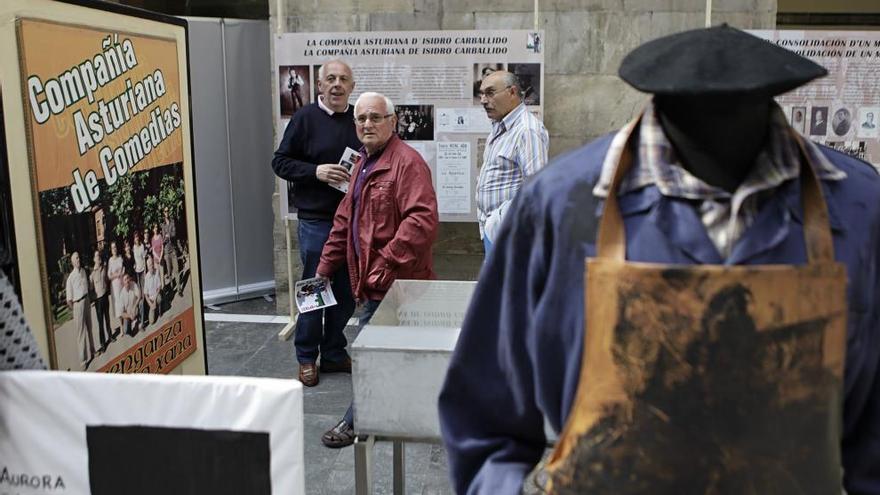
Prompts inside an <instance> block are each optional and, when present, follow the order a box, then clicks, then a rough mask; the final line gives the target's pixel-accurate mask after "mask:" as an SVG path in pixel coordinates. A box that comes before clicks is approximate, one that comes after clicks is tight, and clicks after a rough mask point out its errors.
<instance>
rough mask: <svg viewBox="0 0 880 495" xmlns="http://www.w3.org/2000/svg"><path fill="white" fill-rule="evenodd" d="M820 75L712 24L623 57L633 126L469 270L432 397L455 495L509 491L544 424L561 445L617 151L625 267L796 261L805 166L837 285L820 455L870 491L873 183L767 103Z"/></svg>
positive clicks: (522, 208) (876, 391) (547, 180)
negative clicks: (635, 103) (839, 278)
mask: <svg viewBox="0 0 880 495" xmlns="http://www.w3.org/2000/svg"><path fill="white" fill-rule="evenodd" d="M826 73H827V72H826V71H825V69H824V68H822V67H820V66H818V65H816V64H814V63H812V62H810V61H809V60H807V59H805V58H802V57H800V56H798V55H796V54H794V53H793V52H790V51H787V50H785V49H782V48H780V47H778V46H775V45H773V44H771V43H767V42H766V41H764V40H761V39H758V38H756V37H754V36H751V35H749V34H746V33H744V32H742V31H739V30H736V29H733V28H730V27H727V26H720V27H713V28H708V29H699V30H694V31H686V32H684V33H678V34H675V35H671V36H667V37H664V38H660V39H657V40H654V41H651V42H648V43H646V44H645V45H642V46H641V47H639V48H637V49H636V50H634V51H633V52H632V53H630V54H629V55H628V56H627V57H626V58H625V59H624V61H623V63H622V65H621V68H620V76H621V77H622V78H623V79H624V80H625V81H626V82H627V83H629V84H630V85H632V86H634V87H635V88H636V89H638V90H640V91H643V92H646V93H651V94H653V95H654V97H653V99H652V101H651V103H650V104H648V106H647V108H646V109H645V111H644V113H643V114H642V116H641V120H640V121H639V122H638V123H637V124H634V127H632V128H631V129H630V130H628V131H627V132H629V135H626V136H623V139H621V132H617V133H612V134H610V135H607V136H605V137H602V138H599V139H598V140H596V141H593V142H591V143H589V144H587V145H585V146H583V147H581V148H579V149H576V150H574V151H571V152H569V153H567V154H565V155H563V156H561V157H558V158H556V159H555V160H554V161H553V163H552V164H551V166H548V167H546V168H545V169H544V170H542V171H541V172H540V173H539V174H536V175H535V177H534V178H533V179H532V180H531V181H530V182H529V183H527V184H526V185H524V186H523V188H522V189H521V190H520V192H519V193H518V195H517V196H516V197H515V198H514V200H513V202H512V205H511V207H510V211H509V212H508V215H507V216H508V221H507V222H505V224H504V225H503V226H502V227H501V230H500V233H499V239H498V242H497V243H496V246H495V248H494V250H493V252H492V254H491V256H489V258H488V260H487V261H486V264H485V265H484V266H483V269H482V271H481V273H480V279H479V282H478V284H477V287H476V289H475V292H474V295H473V300H472V302H471V304H470V307H469V309H468V312H467V314H466V317H465V320H464V323H463V325H462V329H461V333H460V336H459V339H458V342H457V345H456V348H455V351H454V353H453V355H452V358H451V362H450V366H449V370H448V373H447V376H446V378H445V383H444V385H443V388H442V391H441V394H440V398H439V413H440V423H441V431H442V434H443V442H444V445H445V447H446V449H447V452H448V457H449V468H450V476H451V478H452V483H453V487H454V489H455V491H456V492H457V493H469V494H476V493H480V494H483V493H485V494H489V493H491V494H502V493H520V491H521V490H522V488H523V482H524V479H526V477H527V476H528V475H529V474H530V473H532V472H533V470H535V466H536V465H537V464H538V462H539V461H540V460H541V458H542V455H543V454H544V452H545V449H546V448H547V447H548V440H550V441H551V442H552V438H551V439H548V435H547V433H545V432H546V431H547V430H546V429H545V425H547V426H548V427H549V428H550V429H552V430H553V432H552V434H555V435H564V434H565V432H564V431H563V426H565V425H566V421H567V419H568V417H569V415H570V414H571V409H572V406H573V404H574V403H575V402H576V399H577V398H576V397H575V391H576V390H577V389H578V384H579V379H580V376H581V365H582V349H583V346H584V341H585V330H584V326H585V324H584V323H585V311H586V308H585V302H584V290H585V281H584V261H585V259H587V258H592V257H594V256H596V254H597V251H596V238H597V231H598V229H599V220H600V217H601V215H602V212H603V208H604V205H605V203H606V201H605V198H606V197H607V196H608V192H609V185H610V181H611V176H612V175H613V173H614V168H615V166H616V163H617V159H616V158H615V159H613V160H608V159H607V158H608V157H609V156H617V157H619V156H621V154H622V149H621V148H624V147H627V148H626V149H627V150H629V151H628V153H629V156H631V157H632V158H631V168H630V169H629V172H628V173H626V175H625V176H624V177H623V179H622V181H621V182H620V183H619V187H618V188H617V189H616V192H617V193H616V198H617V201H616V203H617V205H618V207H619V213H620V217H621V219H622V223H623V226H624V231H625V234H626V235H625V246H623V248H624V249H625V256H626V260H627V262H629V261H635V262H650V263H661V264H672V265H683V266H688V265H722V266H733V265H746V266H751V265H787V266H793V265H801V264H803V263H805V260H806V252H805V242H804V236H805V232H804V231H805V230H806V229H805V228H803V227H802V222H803V221H804V215H803V212H802V208H801V202H800V200H801V194H800V193H801V187H800V185H801V181H802V180H803V181H806V179H801V180H799V177H801V171H802V170H803V169H802V168H801V167H802V165H803V164H812V166H813V170H814V171H815V176H816V177H817V178H818V181H814V182H813V184H815V183H816V182H818V184H819V189H821V191H822V193H823V194H824V200H825V203H826V204H827V212H828V219H829V220H828V223H829V224H830V229H826V230H825V232H826V234H827V232H828V231H829V230H830V236H831V239H832V240H833V256H834V259H836V261H837V262H838V263H840V264H841V265H842V266H843V267H845V272H846V276H847V284H846V304H847V310H846V315H845V316H846V334H847V335H846V338H845V340H846V354H845V355H846V358H845V367H844V368H845V371H844V372H843V373H842V390H843V394H842V395H843V397H842V400H841V401H840V402H841V403H842V425H840V428H841V430H840V438H841V441H840V452H839V454H840V455H839V456H837V455H836V454H835V457H837V458H838V459H839V463H840V464H842V472H843V478H842V483H843V488H845V490H846V492H847V493H848V494H849V495H856V494H880V375H878V373H880V304H877V301H878V300H880V299H878V298H880V201H877V198H880V177H878V174H877V172H876V171H875V170H874V168H873V167H871V166H870V165H869V164H867V163H865V162H862V161H860V160H858V159H855V158H853V157H850V156H847V155H845V154H843V153H840V152H837V151H835V150H832V149H830V148H828V147H825V146H821V145H817V144H814V143H811V142H809V141H807V140H802V146H803V151H800V150H801V148H800V145H799V144H798V141H796V140H798V138H797V137H796V133H795V132H793V130H792V129H791V127H790V125H789V124H788V122H787V121H786V118H785V115H784V113H783V112H782V110H781V109H780V108H779V106H778V105H777V104H776V103H775V102H774V100H773V97H774V96H775V95H778V94H781V93H784V92H786V91H789V90H791V89H794V88H795V87H798V86H800V85H802V84H804V83H806V82H808V81H810V80H813V79H815V78H817V77H820V76H823V75H825V74H826ZM808 166H809V165H808ZM813 187H815V186H813ZM601 303H602V301H597V302H595V304H601ZM588 304H592V303H588ZM587 332H589V329H587ZM841 334H842V332H841ZM842 340H843V339H841V341H842ZM838 413H839V409H838ZM658 414H659V413H658ZM658 417H660V418H662V415H659V416H658ZM831 442H832V443H830V445H831V446H832V452H833V451H834V447H833V446H834V445H835V444H836V442H834V438H832V440H831ZM697 461H698V459H694V464H693V466H694V468H693V470H697V469H698V468H697ZM832 467H835V466H832ZM835 468H836V467H835ZM624 471H625V470H624ZM839 473H840V470H838V471H837V476H839V475H840V474H839ZM624 474H625V472H624ZM780 476H781V475H780ZM786 481H787V482H791V483H797V482H798V480H786ZM708 492H710V491H707V493H708ZM836 492H837V493H840V490H837V491H836ZM590 493H593V492H590ZM596 493H612V492H608V491H605V492H596ZM613 493H667V492H662V491H647V492H645V491H642V492H640V491H637V490H630V491H619V490H618V491H614V492H613ZM669 493H671V492H669ZM679 493H684V492H679ZM687 493H697V492H687ZM698 493H703V491H699V492H698ZM717 493H725V492H724V491H720V492H717ZM740 493H742V492H740ZM777 493H778V492H777ZM786 493H793V492H786ZM797 493H813V492H811V489H810V487H809V486H808V487H804V488H803V490H801V491H798V492H797ZM816 493H818V492H816ZM823 493H824V492H823Z"/></svg>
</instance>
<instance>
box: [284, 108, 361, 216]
mask: <svg viewBox="0 0 880 495" xmlns="http://www.w3.org/2000/svg"><path fill="white" fill-rule="evenodd" d="M346 146H347V147H349V148H352V149H358V148H360V147H361V142H360V141H359V140H358V138H357V133H356V132H355V128H354V109H353V107H352V106H351V105H349V107H348V110H346V111H345V112H341V113H334V114H333V115H327V112H325V111H324V110H322V109H321V108H320V107H319V106H318V104H317V103H312V104H311V105H307V106H305V107H303V108H301V109H300V110H299V111H297V112H296V113H295V114H294V115H293V118H292V119H290V123H289V124H287V129H285V130H284V137H283V138H282V139H281V145H280V146H279V147H278V150H277V151H275V157H274V158H273V159H272V169H273V170H274V171H275V174H276V175H278V176H279V177H281V178H282V179H285V180H287V181H290V182H291V185H292V187H293V198H292V199H293V205H294V206H296V209H297V210H298V212H297V216H298V217H299V218H309V219H324V220H330V219H332V218H333V214H334V213H336V207H337V206H338V205H339V202H340V201H342V197H343V194H342V193H341V192H340V191H338V190H336V189H334V188H332V187H330V186H329V185H327V184H326V183H324V182H321V181H320V180H318V178H317V176H316V175H315V170H316V169H317V168H318V165H320V164H324V163H339V158H340V157H342V152H343V151H345V148H346Z"/></svg>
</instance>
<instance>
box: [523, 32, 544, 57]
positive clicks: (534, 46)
mask: <svg viewBox="0 0 880 495" xmlns="http://www.w3.org/2000/svg"><path fill="white" fill-rule="evenodd" d="M526 50H529V51H531V52H533V53H541V33H537V32H536V33H529V37H528V38H527V39H526Z"/></svg>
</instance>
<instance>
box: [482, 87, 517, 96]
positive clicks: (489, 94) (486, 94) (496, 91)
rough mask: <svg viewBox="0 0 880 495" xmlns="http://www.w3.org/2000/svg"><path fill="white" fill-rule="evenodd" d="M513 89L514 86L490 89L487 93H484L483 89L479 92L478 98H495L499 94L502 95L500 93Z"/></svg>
mask: <svg viewBox="0 0 880 495" xmlns="http://www.w3.org/2000/svg"><path fill="white" fill-rule="evenodd" d="M511 87H512V86H504V87H503V88H501V89H495V88H488V89H486V91H483V90H482V89H481V90H480V91H478V92H477V96H478V97H480V98H482V97H484V96H485V97H486V98H495V96H497V95H498V93H500V92H502V91H504V90H506V89H510V88H511Z"/></svg>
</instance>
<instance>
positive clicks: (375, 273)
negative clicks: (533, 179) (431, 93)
mask: <svg viewBox="0 0 880 495" xmlns="http://www.w3.org/2000/svg"><path fill="white" fill-rule="evenodd" d="M354 120H355V127H356V130H357V136H358V139H360V141H361V142H362V143H363V145H364V146H363V148H362V149H361V156H362V158H361V159H360V160H359V161H358V163H357V165H356V167H355V169H354V173H352V176H351V181H350V183H349V188H348V193H347V194H346V195H345V198H343V199H342V202H341V203H339V207H338V208H337V209H336V215H335V217H334V218H333V230H331V231H330V237H329V239H328V240H327V242H326V244H324V250H323V252H322V253H321V262H320V263H319V264H318V269H317V274H318V276H320V277H324V278H328V279H329V278H330V275H331V274H333V273H335V272H336V269H337V268H338V267H340V266H342V264H343V263H346V262H347V263H348V271H349V275H350V280H351V291H352V294H354V297H355V299H357V301H358V302H359V303H362V304H363V310H362V312H361V317H360V323H359V327H360V328H362V327H363V326H364V325H366V323H367V322H368V321H369V319H370V317H372V316H373V313H374V312H375V311H376V308H377V307H378V306H379V303H380V302H381V301H382V298H383V297H385V293H386V292H388V289H389V288H390V287H391V283H392V282H394V280H395V279H398V278H400V279H432V278H434V269H433V260H432V256H431V245H432V244H433V243H434V240H435V239H436V237H437V224H438V221H439V219H438V215H437V198H436V196H435V194H434V186H433V184H432V183H431V171H430V169H429V168H428V165H427V164H426V163H425V160H423V159H422V157H421V155H419V153H418V152H417V151H416V150H414V149H413V148H412V147H410V146H409V145H407V144H406V143H404V142H403V141H402V140H401V139H400V138H399V137H397V136H396V135H395V134H394V129H396V128H397V116H396V115H395V114H394V104H393V103H392V102H391V100H390V99H388V98H387V97H386V96H384V95H381V94H379V93H372V92H368V93H363V94H362V95H361V96H360V97H359V98H358V99H357V102H356V103H355V105H354ZM321 441H322V442H323V443H324V445H326V446H328V447H334V448H338V447H345V446H348V445H351V444H352V443H353V442H354V426H353V416H352V408H351V407H349V408H348V411H347V412H346V413H345V417H344V418H343V419H342V421H340V422H339V423H338V424H337V425H336V426H335V427H333V428H332V429H330V430H329V431H327V432H326V433H325V434H324V436H323V437H321Z"/></svg>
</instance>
